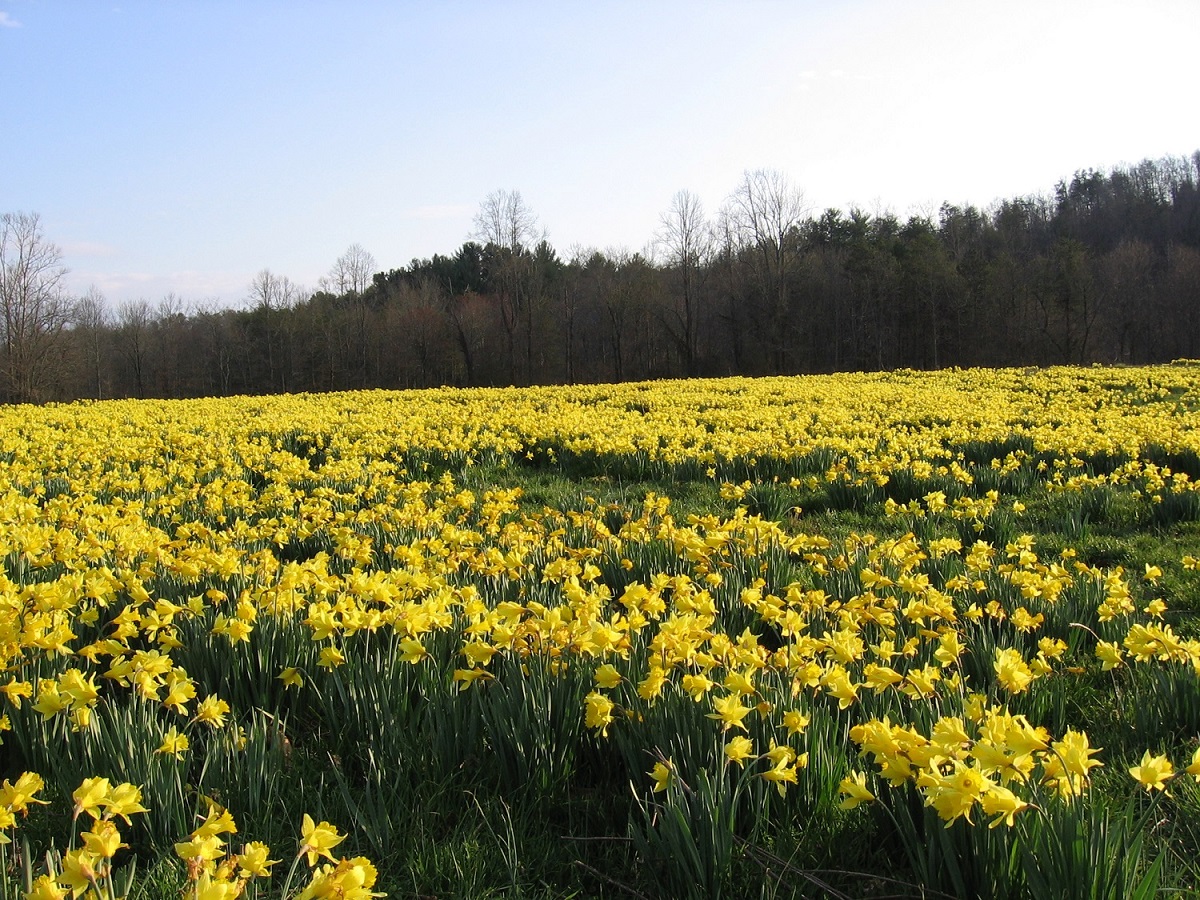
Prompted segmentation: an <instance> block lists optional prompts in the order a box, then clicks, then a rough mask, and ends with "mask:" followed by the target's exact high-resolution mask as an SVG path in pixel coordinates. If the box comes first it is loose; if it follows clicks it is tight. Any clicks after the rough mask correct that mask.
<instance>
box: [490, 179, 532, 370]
mask: <svg viewBox="0 0 1200 900" xmlns="http://www.w3.org/2000/svg"><path fill="white" fill-rule="evenodd" d="M474 236H475V237H476V238H478V239H479V240H480V241H482V242H483V243H484V244H486V245H488V246H489V247H490V248H491V252H492V254H493V260H492V262H493V265H494V267H495V269H494V274H493V279H492V283H493V286H494V287H495V289H496V294H497V298H498V300H499V304H500V317H501V321H502V322H503V324H504V330H505V335H506V337H507V339H508V363H509V380H510V381H512V382H514V383H515V382H516V381H517V377H516V375H517V352H516V336H517V333H518V330H523V331H524V335H525V377H526V379H527V380H528V378H529V376H530V374H531V373H530V370H531V368H532V362H533V297H532V291H531V288H532V284H533V277H534V265H533V256H532V254H531V252H530V250H531V248H532V246H533V244H534V243H535V242H536V241H538V240H542V241H544V240H545V239H546V234H545V232H544V231H542V232H540V233H539V231H538V224H537V216H536V215H534V213H533V210H531V209H530V208H529V207H528V206H526V205H525V201H524V200H523V199H522V198H521V192H520V191H492V193H490V194H488V195H487V197H486V198H485V199H484V201H483V203H481V204H480V206H479V212H478V213H476V215H475V234H474ZM522 325H524V328H523V329H521V326H522Z"/></svg>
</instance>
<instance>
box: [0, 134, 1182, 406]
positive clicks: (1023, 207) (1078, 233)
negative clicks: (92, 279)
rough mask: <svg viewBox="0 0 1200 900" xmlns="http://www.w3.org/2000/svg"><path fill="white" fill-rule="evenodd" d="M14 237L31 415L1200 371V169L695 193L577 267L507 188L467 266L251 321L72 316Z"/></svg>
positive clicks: (354, 266)
mask: <svg viewBox="0 0 1200 900" xmlns="http://www.w3.org/2000/svg"><path fill="white" fill-rule="evenodd" d="M0 224H2V228H0V306H2V309H0V313H2V314H3V322H2V323H0V327H2V329H3V333H2V335H0V337H2V338H3V341H2V343H0V397H2V398H3V399H4V400H6V401H9V402H25V401H34V402H38V401H46V400H68V399H74V398H109V397H189V396H208V395H228V394H262V393H276V392H300V391H329V390H343V389H356V388H370V387H387V388H405V387H429V386H437V385H464V386H467V385H509V384H512V385H526V384H554V383H572V382H611V381H627V380H642V379H652V378H673V377H688V376H702V375H735V374H740V375H765V374H799V373H809V372H832V371H844V370H873V369H891V368H901V367H908V368H919V369H925V368H942V367H947V366H1010V365H1047V364H1055V363H1091V362H1104V363H1153V362H1161V361H1167V360H1171V359H1175V358H1181V357H1200V151H1197V152H1196V153H1194V154H1192V156H1190V157H1169V158H1165V159H1160V160H1145V161H1143V162H1141V163H1138V164H1136V165H1133V166H1125V167H1118V168H1114V169H1112V170H1111V171H1108V172H1100V171H1096V170H1086V171H1080V172H1077V173H1076V174H1075V175H1074V176H1073V177H1072V178H1071V179H1070V180H1069V181H1068V180H1064V181H1062V182H1060V183H1059V184H1058V185H1057V187H1056V189H1055V190H1054V192H1053V194H1051V195H1031V196H1025V197H1018V198H1015V199H1009V200H1002V201H999V202H997V203H995V204H994V205H992V206H991V207H989V208H988V209H980V208H977V207H974V206H970V205H964V206H959V205H954V204H949V203H947V204H943V205H942V206H941V208H940V209H938V210H937V211H936V212H930V213H928V214H913V215H909V216H907V217H905V218H903V219H901V218H899V217H897V216H896V215H894V214H892V213H890V212H877V213H869V212H866V211H864V210H861V209H850V210H849V211H843V210H838V209H827V210H824V211H820V212H814V211H812V210H810V209H809V208H808V207H807V205H806V204H805V201H804V196H803V193H802V192H801V191H800V190H799V189H798V188H797V187H796V186H795V185H793V184H792V183H791V182H789V180H788V179H787V177H786V176H784V175H783V174H781V173H779V172H775V171H763V170H760V171H753V172H747V173H746V174H745V176H744V177H743V179H742V181H741V183H740V184H738V185H737V186H736V188H735V189H734V190H733V192H732V193H731V194H730V195H729V197H728V198H727V200H726V202H725V203H724V204H723V205H722V207H721V208H720V209H718V210H716V211H715V212H714V213H713V214H711V215H710V214H709V213H708V212H706V210H705V209H704V207H703V205H702V203H701V202H700V200H699V198H698V197H696V195H694V194H692V193H690V192H688V191H681V192H679V193H678V194H676V195H675V196H674V198H672V200H671V203H670V206H669V208H668V209H667V210H666V212H664V213H663V215H662V219H661V224H660V228H659V230H658V232H657V233H656V234H655V235H654V236H653V239H652V240H651V241H650V242H649V243H648V244H647V245H646V247H645V248H644V249H642V250H641V251H637V252H635V251H631V250H628V249H621V248H609V249H605V250H600V249H596V248H581V247H574V248H572V249H571V250H570V251H569V252H568V253H567V254H566V255H565V256H564V255H562V254H561V253H560V252H559V251H558V250H557V249H556V248H555V247H554V246H552V245H551V243H550V241H549V239H548V237H547V235H546V232H545V231H544V230H543V229H542V227H541V226H540V224H539V222H538V219H537V216H536V215H535V213H534V212H533V210H531V209H530V208H529V207H528V205H527V204H526V203H525V202H524V200H523V199H522V197H521V195H520V193H519V192H515V191H497V192H495V193H493V194H491V195H490V196H489V197H487V198H486V199H485V200H484V201H483V203H482V204H481V206H480V209H479V213H478V215H477V216H476V218H475V233H474V235H473V236H472V238H471V239H470V240H467V241H466V242H465V243H463V245H462V246H461V247H459V248H458V249H457V250H455V251H454V252H453V253H451V254H450V255H445V256H444V255H440V254H435V255H434V256H433V257H431V258H429V259H417V260H413V261H412V262H411V263H410V264H409V265H407V266H403V267H400V268H394V269H388V270H379V268H378V266H377V265H376V262H375V260H374V258H373V257H372V256H371V255H370V254H369V253H367V251H366V250H364V249H363V248H362V247H360V246H358V245H354V246H352V247H351V248H349V250H347V252H346V253H345V254H343V256H342V257H341V258H339V259H338V260H337V261H336V262H335V264H334V266H333V267H332V268H331V270H330V272H329V274H328V275H327V276H326V277H324V278H322V279H321V282H320V284H319V285H318V286H317V288H316V289H314V290H309V289H304V288H302V287H301V286H300V285H298V284H296V283H294V282H292V281H291V280H290V279H289V278H287V277H286V276H282V275H278V274H276V273H272V272H271V271H269V270H263V271H262V272H260V273H258V275H256V276H255V278H254V279H253V281H252V283H251V284H250V285H248V287H247V297H246V301H247V302H246V303H245V304H244V305H243V306H242V307H239V308H224V307H221V306H218V305H217V304H215V303H213V304H209V305H199V306H193V307H190V308H189V307H187V306H185V304H184V303H183V302H182V301H181V300H180V299H179V298H178V297H176V296H174V295H168V296H167V297H165V298H163V299H161V300H159V301H157V302H154V303H152V302H150V301H147V300H139V301H135V302H130V303H123V304H121V305H119V306H118V307H117V308H116V309H112V308H110V307H109V305H108V304H107V303H106V302H105V299H104V297H103V296H102V295H101V294H100V293H99V292H98V291H96V290H95V289H93V290H91V291H89V292H88V294H86V295H85V296H83V297H70V296H68V295H67V293H66V292H65V291H64V289H63V278H64V275H65V269H63V268H62V266H61V264H60V260H61V254H60V252H59V251H58V248H57V247H55V245H53V244H52V243H50V242H48V241H47V240H46V239H45V237H44V234H43V233H42V227H41V222H40V220H39V219H38V217H37V216H36V215H28V214H21V213H9V214H6V215H4V216H3V219H2V222H0Z"/></svg>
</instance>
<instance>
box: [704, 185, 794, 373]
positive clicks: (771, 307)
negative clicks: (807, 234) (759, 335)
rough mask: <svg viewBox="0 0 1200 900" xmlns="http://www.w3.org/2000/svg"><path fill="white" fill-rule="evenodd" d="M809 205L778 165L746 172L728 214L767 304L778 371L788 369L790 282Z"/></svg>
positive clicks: (791, 339)
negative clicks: (777, 168)
mask: <svg viewBox="0 0 1200 900" xmlns="http://www.w3.org/2000/svg"><path fill="white" fill-rule="evenodd" d="M807 212H808V208H807V206H806V204H805V201H804V194H803V192H802V191H800V189H799V188H796V187H794V186H793V185H792V184H791V183H790V182H789V181H788V179H787V176H785V175H784V174H783V173H781V172H778V171H775V170H772V169H757V170H755V171H753V172H746V173H745V175H744V176H743V177H742V183H741V184H740V185H738V187H737V189H736V190H735V191H734V192H733V194H731V195H730V197H729V199H728V201H727V202H726V205H725V209H724V210H723V213H722V220H723V223H724V226H725V227H724V230H725V232H726V234H727V235H728V236H729V237H730V238H731V239H732V240H733V241H734V242H735V244H736V246H737V248H738V249H739V250H740V251H742V253H741V258H742V260H743V262H744V264H745V267H746V268H747V269H748V274H749V277H750V280H751V282H752V284H753V285H754V288H755V291H756V293H757V294H758V296H759V297H760V298H761V301H762V303H763V305H764V307H765V311H766V313H767V315H766V317H765V318H766V322H767V328H766V329H765V332H764V335H763V337H764V338H765V339H766V340H767V341H769V344H768V346H770V349H771V351H772V355H773V356H774V359H773V363H774V368H775V371H777V372H780V371H784V370H785V369H786V368H787V355H788V350H789V349H790V344H792V343H794V342H795V337H796V335H793V334H789V333H788V327H787V326H788V325H789V323H792V324H794V322H795V318H796V317H795V316H793V315H790V313H791V309H790V305H791V303H790V300H791V298H790V296H789V284H790V280H791V276H792V274H793V271H794V268H795V265H796V263H797V261H798V259H799V256H800V244H799V240H798V235H799V229H800V225H801V223H802V222H803V221H804V217H805V215H806V214H807Z"/></svg>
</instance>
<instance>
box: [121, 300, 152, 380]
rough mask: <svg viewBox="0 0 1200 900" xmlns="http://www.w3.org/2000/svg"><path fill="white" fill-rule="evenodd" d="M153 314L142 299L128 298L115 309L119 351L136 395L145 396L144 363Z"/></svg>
mask: <svg viewBox="0 0 1200 900" xmlns="http://www.w3.org/2000/svg"><path fill="white" fill-rule="evenodd" d="M153 321H154V314H153V312H152V310H151V309H150V304H149V303H148V302H147V301H146V300H144V299H140V300H130V301H128V302H126V303H122V304H121V305H120V307H118V309H117V337H118V340H119V341H120V347H121V353H122V354H123V355H124V356H125V359H126V360H127V361H128V362H129V367H130V369H131V370H132V371H133V382H134V388H135V390H136V391H137V396H138V397H145V396H146V363H147V357H148V355H149V353H150V325H151V323H152V322H153Z"/></svg>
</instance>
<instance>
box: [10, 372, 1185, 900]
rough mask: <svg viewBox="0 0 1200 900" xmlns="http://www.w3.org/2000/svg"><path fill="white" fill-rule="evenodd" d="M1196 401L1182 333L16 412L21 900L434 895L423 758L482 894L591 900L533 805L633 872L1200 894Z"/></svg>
mask: <svg viewBox="0 0 1200 900" xmlns="http://www.w3.org/2000/svg"><path fill="white" fill-rule="evenodd" d="M1198 425H1200V364H1198V365H1193V364H1189V363H1185V362H1180V363H1177V364H1173V365H1170V366H1160V367H1155V368H1122V369H1114V368H1100V367H1097V368H1090V369H1067V368H1063V369H1047V370H1002V371H974V370H972V371H947V372H937V373H917V372H894V373H882V374H866V375H835V376H823V377H803V378H770V379H718V380H694V381H687V382H656V383H644V384H632V385H603V386H582V387H556V388H528V389H490V390H489V389H472V390H458V389H449V388H447V389H442V390H434V391H416V392H378V391H372V392H362V393H344V394H331V395H304V396H283V397H252V398H250V397H247V398H233V399H222V400H197V401H169V402H167V401H164V402H156V401H114V402H104V403H91V404H73V405H67V406H48V407H23V406H18V407H7V408H3V409H0V557H2V558H3V568H2V569H0V666H2V667H3V673H2V674H0V693H3V695H4V696H3V697H2V698H0V707H2V708H3V715H2V717H0V738H2V739H3V744H2V746H0V754H2V755H0V760H2V761H3V771H0V776H3V777H4V778H6V779H8V780H5V781H4V782H3V785H2V786H0V842H2V843H0V851H2V852H3V856H0V863H2V866H3V873H2V883H0V896H3V897H9V896H13V897H15V896H32V897H46V898H49V897H63V896H67V895H71V896H75V897H80V896H89V897H91V896H97V897H100V896H103V897H116V896H122V895H129V896H137V895H143V896H152V895H156V893H155V892H159V893H161V892H164V891H165V892H167V893H175V892H178V891H183V892H185V894H186V895H187V896H195V897H197V898H205V900H207V898H210V897H222V898H223V897H235V896H238V895H240V894H242V893H246V894H248V895H254V896H263V897H267V896H270V897H274V896H289V897H290V896H294V895H298V896H300V897H303V898H310V897H334V896H336V897H345V898H361V897H367V896H372V895H374V894H378V893H379V892H381V891H387V892H388V893H390V894H393V895H404V894H405V893H406V891H407V892H408V893H410V894H411V893H434V892H436V891H435V890H434V889H433V888H429V887H427V886H423V885H427V884H428V883H439V884H440V883H441V882H437V879H438V878H444V873H441V872H440V871H438V872H427V871H426V870H427V869H428V870H434V869H438V867H439V866H442V865H450V863H448V862H446V861H441V862H438V863H437V864H436V865H435V864H434V862H433V861H432V860H433V858H434V857H433V856H432V854H433V853H434V851H433V850H431V849H429V848H428V847H426V848H425V849H422V848H421V847H418V846H416V845H415V843H419V840H423V839H424V838H421V837H420V835H422V834H424V832H421V831H420V829H421V828H423V827H431V826H428V825H421V824H420V823H414V821H413V816H412V810H413V809H414V808H416V805H418V804H419V802H421V798H422V797H423V798H424V800H425V801H428V800H429V797H430V796H432V795H431V794H422V793H421V792H422V791H423V790H425V788H424V787H422V786H425V785H433V786H437V788H436V789H437V790H438V791H441V792H442V793H441V794H439V795H438V796H454V797H456V798H458V799H459V800H462V798H463V797H469V798H471V799H470V800H469V801H462V802H464V803H474V804H475V806H476V807H478V809H479V819H480V822H482V823H483V824H482V825H480V826H479V827H480V828H486V829H487V831H486V834H488V835H490V836H492V837H495V838H496V842H495V843H496V846H497V847H499V848H500V849H499V850H497V851H489V852H495V853H498V854H499V858H500V859H501V860H502V862H503V863H504V865H505V866H507V869H506V872H507V874H506V875H505V876H504V878H503V879H502V883H500V884H498V885H490V886H487V889H486V891H485V890H484V889H483V888H481V887H478V886H477V888H476V889H477V890H478V891H480V892H481V893H479V894H478V895H479V896H482V895H484V894H485V893H487V892H492V893H495V894H508V895H512V896H516V895H517V894H518V893H526V894H528V893H531V890H532V889H531V885H536V884H540V885H542V886H543V887H542V888H539V890H542V891H543V895H546V896H554V895H555V890H556V886H555V885H554V883H553V882H552V881H551V879H553V878H557V877H559V876H560V875H561V874H562V873H561V872H558V871H557V870H555V873H556V874H549V873H550V870H549V869H547V871H546V872H545V873H541V874H536V875H531V874H530V867H531V866H532V865H533V863H532V862H528V861H527V860H528V858H529V857H530V856H531V855H532V856H535V857H536V856H537V855H538V853H541V852H542V851H541V850H536V851H532V852H531V850H530V848H529V847H528V846H527V845H525V844H523V843H522V838H521V833H520V828H519V827H518V824H514V823H519V821H523V820H520V816H519V815H518V812H519V810H531V809H545V810H554V811H555V812H554V815H553V816H550V814H549V813H547V815H548V816H549V817H550V818H551V819H554V817H555V816H558V815H560V814H561V815H562V816H567V817H568V819H569V820H570V821H567V822H566V824H562V825H561V828H560V830H561V831H562V832H564V833H566V834H567V836H568V837H576V838H583V839H586V841H590V840H593V839H594V840H597V841H600V840H609V839H611V840H613V841H615V842H616V843H615V844H612V845H610V846H609V847H608V849H607V850H606V851H605V852H607V853H609V854H610V856H609V857H606V859H607V860H609V861H610V862H611V861H612V860H620V861H621V863H620V864H621V865H623V866H624V867H625V868H624V870H622V871H613V870H609V871H600V870H599V868H598V866H599V863H598V861H597V860H598V857H595V856H586V853H587V852H589V851H586V850H584V849H580V850H578V851H577V852H578V853H579V854H580V856H579V858H577V859H573V860H571V862H574V863H575V864H576V867H575V868H573V869H571V873H572V874H571V877H572V878H576V879H582V880H577V881H575V882H572V883H573V884H575V885H576V887H575V888H574V889H576V890H584V889H586V890H589V891H594V892H599V891H601V890H608V891H615V892H616V893H614V894H613V895H614V896H616V895H619V893H620V891H621V890H622V889H624V888H626V887H629V885H630V884H634V885H636V887H637V890H638V891H641V892H651V893H655V894H656V895H659V896H664V897H667V896H671V897H676V896H696V897H710V896H722V895H742V894H743V893H744V885H745V884H746V883H757V882H761V881H762V879H763V877H765V876H763V875H762V873H763V872H766V873H769V875H770V877H771V878H773V879H775V880H774V882H773V884H775V888H774V890H775V893H774V894H773V896H791V895H792V894H795V895H797V896H805V895H808V894H805V893H804V892H805V891H812V892H813V893H812V894H811V895H821V894H820V893H819V890H821V888H820V884H826V886H828V884H827V879H828V876H826V875H819V874H818V872H819V869H818V867H817V865H816V863H813V864H812V865H808V866H806V865H802V864H801V863H799V862H796V861H795V860H797V859H799V858H800V857H801V856H804V855H805V854H807V856H804V858H806V859H809V858H811V859H814V860H815V859H817V858H818V857H820V854H822V853H826V854H828V853H829V852H832V851H830V850H829V848H828V847H826V846H824V845H822V846H820V847H818V846H817V843H818V841H817V838H810V837H809V835H808V832H812V833H813V834H817V835H824V836H825V838H824V839H825V843H829V841H828V839H830V838H832V837H835V836H836V835H839V834H842V835H845V834H851V833H859V834H872V835H874V836H875V837H874V839H873V840H874V843H875V846H877V847H878V848H882V851H883V852H885V853H887V854H890V855H891V858H892V859H893V860H894V866H893V867H892V868H891V869H889V870H888V872H887V873H885V875H886V876H887V878H891V879H892V880H893V882H894V883H891V882H889V884H890V887H888V886H887V885H885V884H884V883H883V882H875V883H872V882H868V881H867V880H865V876H864V880H862V881H855V880H854V878H857V877H858V876H856V875H854V874H853V873H850V874H847V872H846V871H845V870H851V869H855V868H856V867H865V866H866V865H868V864H869V863H870V864H872V865H877V864H878V860H874V861H873V862H872V861H871V860H870V859H869V858H868V856H866V855H863V854H867V853H868V850H866V849H864V848H862V847H858V848H853V849H848V850H846V851H845V853H846V854H847V855H845V856H842V857H838V856H833V857H828V856H827V857H823V858H824V859H825V861H826V862H828V863H829V865H828V866H827V868H828V869H830V870H835V869H836V870H839V871H842V875H841V876H840V877H842V878H844V879H850V881H849V882H847V884H850V885H853V891H852V893H853V895H856V896H862V895H870V892H871V891H872V890H874V891H875V892H876V893H879V894H884V893H889V891H890V894H891V895H893V896H894V895H896V894H897V893H900V894H901V895H904V894H903V892H902V890H901V887H903V888H904V889H907V890H911V891H913V892H916V891H919V890H920V889H922V888H925V889H928V890H929V891H941V892H943V893H945V894H950V895H960V896H968V895H972V896H1030V895H1032V896H1047V897H1050V896H1053V897H1060V896H1088V897H1101V896H1105V897H1109V896H1111V897H1114V898H1115V897H1127V896H1139V895H1141V896H1151V895H1152V894H1153V893H1154V892H1155V891H1157V890H1158V889H1159V888H1161V887H1163V886H1178V885H1182V884H1186V883H1187V882H1188V880H1189V879H1194V878H1196V877H1200V873H1198V871H1197V869H1196V868H1195V863H1194V859H1195V855H1194V853H1195V851H1196V850H1197V849H1200V827H1198V826H1195V825H1192V824H1189V823H1191V822H1195V821H1200V746H1198V745H1197V734H1198V732H1200V680H1198V672H1200V640H1197V636H1198V629H1197V627H1196V618H1195V617H1196V615H1197V613H1200V597H1198V596H1197V590H1200V573H1198V572H1197V569H1198V567H1200V562H1198V561H1197V557H1198V556H1200V531H1198V530H1197V525H1196V523H1197V522H1198V521H1200V490H1198V486H1197V485H1198V481H1200V430H1198V428H1197V426H1198ZM430 790H433V788H430ZM446 792H449V794H447V793H446ZM479 797H484V798H485V799H484V800H483V801H481V800H480V799H479ZM487 798H491V799H490V800H488V799H487ZM581 798H582V799H581ZM603 798H607V799H603ZM613 798H615V799H613ZM485 803H487V804H489V805H487V808H486V811H485V806H484V804H485ZM614 803H616V804H617V805H616V806H614V805H613V804H614ZM578 809H582V810H583V812H570V815H569V816H568V812H565V811H572V810H578ZM468 812H470V809H469V808H468ZM462 815H466V814H465V813H464V814H462ZM506 816H507V819H505V818H504V817H506ZM570 816H574V817H575V818H570ZM131 817H132V818H131ZM498 817H499V818H498ZM331 820H332V822H331ZM457 821H458V820H453V821H450V820H447V821H446V822H444V823H443V824H442V825H439V826H438V827H439V828H443V829H453V828H454V827H458V826H456V825H455V824H454V823H455V822H457ZM498 821H506V822H507V825H506V826H505V825H498V824H496V823H497V822H498ZM555 821H556V822H557V819H555ZM564 821H566V820H564ZM572 822H573V823H574V824H571V823H572ZM814 823H816V824H814ZM528 827H529V828H533V827H535V826H533V825H529V826H528ZM572 831H577V832H579V834H571V833H570V832H572ZM614 831H616V832H619V834H616V835H615V836H614V834H613V833H614ZM593 832H594V833H593ZM430 834H431V835H432V834H433V832H430ZM506 835H507V836H508V837H507V839H506V838H505V836H506ZM430 840H433V838H432V837H430ZM586 841H585V840H581V841H580V846H581V847H582V846H583V845H584V843H586ZM806 842H808V843H806ZM422 846H424V845H422ZM614 847H615V848H616V849H614ZM345 848H351V849H350V850H349V851H347V852H346V854H345V855H339V853H340V851H341V850H343V849H345ZM797 848H799V849H797ZM543 849H544V848H543ZM47 851H50V852H49V853H47ZM335 851H336V852H335ZM463 852H464V853H465V852H466V851H463ZM480 852H482V851H480ZM547 852H549V851H547ZM559 852H563V851H559ZM597 852H598V851H597ZM854 853H858V854H860V855H859V856H854V855H853V854H854ZM422 854H424V856H422ZM789 854H791V856H789ZM797 854H799V855H797ZM789 858H790V859H792V860H793V861H792V862H789ZM135 860H136V867H135V866H134V865H133V863H134V861H135ZM453 865H459V866H460V867H461V865H463V863H462V862H461V860H458V861H455V862H454V863H453ZM377 866H378V867H379V868H378V869H377V868H376V867H377ZM756 867H758V868H756ZM748 871H750V872H758V875H757V876H756V877H757V882H750V881H747V880H746V879H747V878H748V877H749V876H747V875H746V872H748ZM423 873H424V874H423ZM564 877H565V876H564ZM423 878H425V879H427V881H422V880H421V879H423ZM587 879H591V880H590V881H589V880H587ZM739 879H740V880H739ZM898 885H899V886H900V887H898ZM580 886H582V887H580ZM445 889H446V890H450V889H449V888H445ZM458 889H459V890H462V888H461V887H460V888H458ZM831 889H832V888H831ZM533 892H534V893H536V891H533ZM562 892H563V893H567V889H566V887H562ZM1072 892H1077V893H1072ZM833 895H834V896H836V894H833ZM912 895H913V896H916V895H917V893H913V894H912Z"/></svg>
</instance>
